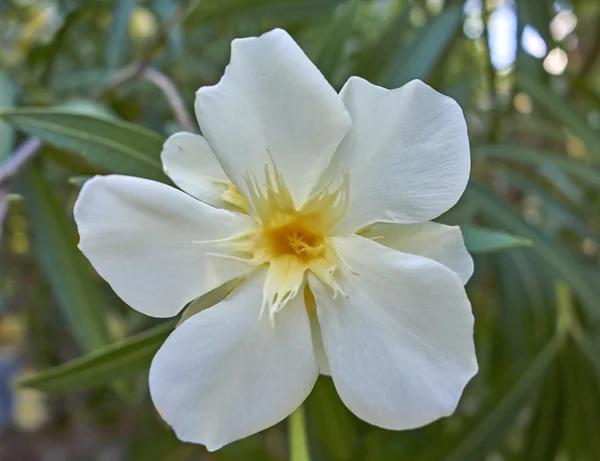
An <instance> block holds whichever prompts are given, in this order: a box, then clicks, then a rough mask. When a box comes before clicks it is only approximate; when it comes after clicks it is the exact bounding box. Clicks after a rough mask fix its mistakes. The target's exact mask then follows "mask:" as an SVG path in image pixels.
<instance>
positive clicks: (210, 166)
mask: <svg viewBox="0 0 600 461" xmlns="http://www.w3.org/2000/svg"><path fill="white" fill-rule="evenodd" d="M161 159H162V163H163V168H164V170H165V173H166V174H168V175H169V177H170V178H171V179H172V180H173V182H174V183H175V184H177V187H179V188H180V189H182V190H184V191H185V192H187V193H188V194H190V195H191V196H193V197H196V198H197V199H199V200H202V201H203V202H205V203H208V204H209V205H213V206H216V207H219V208H223V207H224V205H225V204H224V201H223V198H222V197H221V195H222V193H223V191H224V190H225V189H227V187H226V183H227V182H229V178H228V177H227V175H226V174H225V172H224V171H223V168H222V167H221V165H220V164H219V161H218V160H217V157H215V154H214V153H213V151H212V149H211V148H210V146H209V145H208V143H207V142H206V139H204V138H203V137H202V136H200V135H197V134H192V133H183V132H182V133H175V134H174V135H172V136H171V137H170V138H169V139H167V140H166V141H165V144H164V146H163V150H162V154H161Z"/></svg>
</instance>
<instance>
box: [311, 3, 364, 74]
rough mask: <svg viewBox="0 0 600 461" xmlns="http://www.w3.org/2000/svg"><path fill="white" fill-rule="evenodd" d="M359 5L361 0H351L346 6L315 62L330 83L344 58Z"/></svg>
mask: <svg viewBox="0 0 600 461" xmlns="http://www.w3.org/2000/svg"><path fill="white" fill-rule="evenodd" d="M359 3H360V0H350V1H349V2H348V4H347V5H344V10H343V11H342V12H341V14H340V15H339V16H338V17H337V18H336V19H335V21H334V22H333V24H332V25H331V27H330V28H329V29H328V31H327V37H326V38H325V39H324V40H323V46H321V49H320V50H319V53H318V54H317V56H316V59H315V61H314V62H315V65H316V66H317V67H318V68H319V69H320V70H321V73H322V74H323V75H324V76H325V78H327V80H329V81H330V82H331V81H332V79H333V77H334V74H335V72H336V70H337V69H338V67H339V64H340V62H341V59H342V57H343V50H344V44H345V43H346V40H347V39H348V37H349V36H350V34H351V32H352V24H353V23H354V18H355V17H356V11H357V9H358V4H359Z"/></svg>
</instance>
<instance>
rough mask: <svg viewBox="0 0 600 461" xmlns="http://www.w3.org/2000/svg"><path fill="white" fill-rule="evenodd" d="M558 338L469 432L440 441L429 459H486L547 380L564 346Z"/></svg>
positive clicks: (459, 460) (456, 460) (473, 424)
mask: <svg viewBox="0 0 600 461" xmlns="http://www.w3.org/2000/svg"><path fill="white" fill-rule="evenodd" d="M560 344H561V343H560V341H559V339H558V337H556V336H555V337H553V338H552V339H551V340H550V341H549V342H548V343H547V344H546V345H545V346H544V348H543V349H542V350H541V352H539V353H538V355H537V356H536V357H535V358H534V359H533V361H532V362H531V363H530V364H529V365H528V367H527V368H526V369H525V371H524V372H523V373H522V374H521V375H520V376H519V377H518V378H517V379H516V380H515V381H514V382H513V383H512V384H511V385H510V386H508V387H507V390H506V392H505V393H504V394H503V395H502V396H501V397H500V398H496V399H494V401H493V402H492V405H491V407H490V408H489V409H488V411H482V417H481V418H478V419H477V420H476V421H473V423H472V424H470V425H469V426H468V428H467V429H466V430H465V431H462V432H460V433H459V434H458V435H457V436H455V437H453V438H452V442H451V443H450V444H448V445H446V446H444V444H440V445H441V446H440V447H439V448H438V447H436V448H433V449H432V453H430V454H429V453H428V454H427V456H425V457H424V458H423V459H424V460H425V459H426V460H432V459H437V460H443V461H464V460H471V459H472V460H476V459H477V460H479V459H485V457H486V455H487V454H488V453H489V452H490V451H491V450H492V449H494V448H495V447H496V446H497V445H498V444H499V443H500V442H501V441H502V439H503V438H504V436H505V435H506V434H507V432H508V431H509V429H510V428H511V427H512V425H513V424H514V421H515V419H516V418H517V415H518V414H519V412H520V411H521V410H522V409H523V408H524V407H525V406H526V405H527V404H528V403H529V402H530V401H531V397H532V395H533V393H534V392H535V390H536V389H537V387H538V385H539V383H540V382H541V381H542V380H543V379H544V377H545V376H546V373H547V371H548V369H549V367H550V365H551V364H552V363H553V362H554V359H555V358H556V356H557V353H558V351H559V349H560Z"/></svg>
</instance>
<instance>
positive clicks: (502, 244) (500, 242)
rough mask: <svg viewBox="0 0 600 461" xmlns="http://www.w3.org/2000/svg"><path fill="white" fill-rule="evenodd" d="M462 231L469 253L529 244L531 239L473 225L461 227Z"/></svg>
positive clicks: (487, 251)
mask: <svg viewBox="0 0 600 461" xmlns="http://www.w3.org/2000/svg"><path fill="white" fill-rule="evenodd" d="M462 232H463V236H464V238H465V245H466V247H467V250H469V253H489V252H492V251H500V250H508V249H510V248H518V247H523V246H531V240H529V239H527V238H523V237H518V236H516V235H512V234H508V233H506V232H498V231H493V230H490V229H482V228H474V227H463V228H462Z"/></svg>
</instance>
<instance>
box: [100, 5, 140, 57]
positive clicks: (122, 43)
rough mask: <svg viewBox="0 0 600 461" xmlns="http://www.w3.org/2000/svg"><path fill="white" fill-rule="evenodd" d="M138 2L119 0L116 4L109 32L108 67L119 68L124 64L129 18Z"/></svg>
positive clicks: (107, 47)
mask: <svg viewBox="0 0 600 461" xmlns="http://www.w3.org/2000/svg"><path fill="white" fill-rule="evenodd" d="M136 3H137V0H119V1H117V2H115V3H114V6H113V11H112V22H111V25H110V28H109V29H108V31H107V45H106V65H107V66H108V67H110V68H115V67H118V66H120V65H121V64H122V62H123V56H124V54H125V50H126V45H127V34H128V31H129V17H130V16H131V12H132V11H133V9H134V8H135V4H136Z"/></svg>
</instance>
